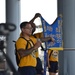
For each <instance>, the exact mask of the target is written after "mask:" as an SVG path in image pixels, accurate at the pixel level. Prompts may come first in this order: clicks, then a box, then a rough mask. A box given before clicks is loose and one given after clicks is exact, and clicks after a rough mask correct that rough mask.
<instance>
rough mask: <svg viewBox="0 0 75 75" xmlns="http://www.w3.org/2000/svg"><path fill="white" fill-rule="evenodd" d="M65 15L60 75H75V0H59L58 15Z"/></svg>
mask: <svg viewBox="0 0 75 75" xmlns="http://www.w3.org/2000/svg"><path fill="white" fill-rule="evenodd" d="M59 14H62V16H63V20H62V21H63V25H62V30H63V45H64V48H69V49H67V50H66V49H64V51H60V52H59V75H75V0H58V15H59Z"/></svg>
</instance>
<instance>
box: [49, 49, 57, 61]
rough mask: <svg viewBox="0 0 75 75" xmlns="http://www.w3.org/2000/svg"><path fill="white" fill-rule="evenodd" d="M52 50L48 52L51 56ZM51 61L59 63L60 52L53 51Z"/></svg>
mask: <svg viewBox="0 0 75 75" xmlns="http://www.w3.org/2000/svg"><path fill="white" fill-rule="evenodd" d="M50 53H51V50H48V54H49V55H50ZM49 61H57V62H58V50H53V52H52V53H51V56H50V58H49Z"/></svg>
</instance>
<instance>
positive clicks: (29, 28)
mask: <svg viewBox="0 0 75 75" xmlns="http://www.w3.org/2000/svg"><path fill="white" fill-rule="evenodd" d="M32 30H33V28H32V26H31V24H27V25H26V26H25V27H24V28H23V33H24V34H26V35H31V34H32Z"/></svg>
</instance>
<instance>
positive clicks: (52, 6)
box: [0, 0, 57, 24]
mask: <svg viewBox="0 0 75 75" xmlns="http://www.w3.org/2000/svg"><path fill="white" fill-rule="evenodd" d="M5 1H6V0H0V23H1V22H5V14H6V12H5ZM20 1H21V22H22V21H29V20H31V19H32V18H33V16H34V15H35V13H41V15H42V16H43V17H44V18H45V19H46V21H47V22H48V23H50V24H51V23H53V22H54V20H55V19H56V17H57V0H20Z"/></svg>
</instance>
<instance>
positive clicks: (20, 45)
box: [16, 36, 37, 67]
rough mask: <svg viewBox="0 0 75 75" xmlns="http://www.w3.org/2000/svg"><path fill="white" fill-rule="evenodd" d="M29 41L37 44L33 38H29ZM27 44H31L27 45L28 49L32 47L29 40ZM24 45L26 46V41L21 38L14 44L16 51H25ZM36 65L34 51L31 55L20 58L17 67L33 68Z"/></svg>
mask: <svg viewBox="0 0 75 75" xmlns="http://www.w3.org/2000/svg"><path fill="white" fill-rule="evenodd" d="M30 39H31V40H32V41H33V42H34V44H35V43H36V42H37V39H36V38H34V37H33V36H31V37H30ZM29 42H30V43H31V45H30V44H29V43H28V48H31V46H32V47H33V43H32V42H31V41H30V40H29ZM26 45H27V41H26V40H25V39H23V38H19V39H18V40H17V42H16V47H17V50H19V49H24V50H26ZM36 64H37V62H36V56H35V51H33V52H32V53H31V54H29V55H27V56H25V57H23V58H21V60H20V63H19V67H24V66H33V67H35V66H36Z"/></svg>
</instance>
